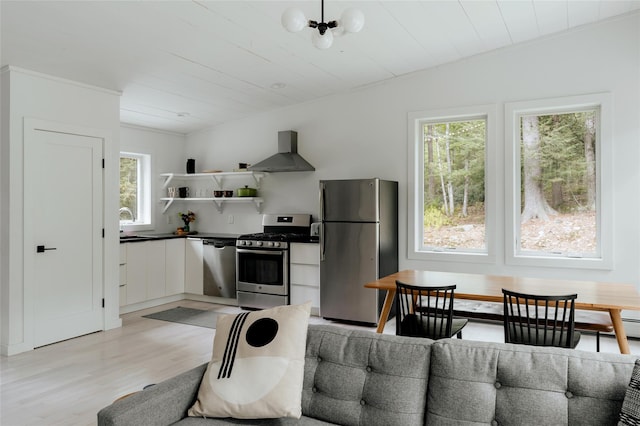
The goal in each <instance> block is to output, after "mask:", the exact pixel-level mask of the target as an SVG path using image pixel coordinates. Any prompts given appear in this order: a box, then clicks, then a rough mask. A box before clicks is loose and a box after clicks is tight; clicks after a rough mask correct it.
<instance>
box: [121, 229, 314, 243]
mask: <svg viewBox="0 0 640 426" xmlns="http://www.w3.org/2000/svg"><path fill="white" fill-rule="evenodd" d="M239 236H240V234H225V233H222V232H197V233H195V234H187V235H184V234H181V235H179V234H173V233H166V234H153V233H149V234H146V233H144V232H139V233H135V234H133V235H127V236H124V235H122V236H120V243H138V242H142V241H153V240H168V239H173V238H200V239H207V238H224V239H234V240H235V239H238V237H239ZM294 242H296V243H307V244H308V243H310V244H318V242H319V241H318V237H309V240H308V241H307V240H305V241H294Z"/></svg>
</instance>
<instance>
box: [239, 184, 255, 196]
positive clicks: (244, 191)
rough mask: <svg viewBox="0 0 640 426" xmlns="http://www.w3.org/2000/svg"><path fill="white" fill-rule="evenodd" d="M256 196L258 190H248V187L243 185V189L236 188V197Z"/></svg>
mask: <svg viewBox="0 0 640 426" xmlns="http://www.w3.org/2000/svg"><path fill="white" fill-rule="evenodd" d="M256 195H258V190H257V189H255V188H249V185H245V186H244V188H238V197H255V196H256Z"/></svg>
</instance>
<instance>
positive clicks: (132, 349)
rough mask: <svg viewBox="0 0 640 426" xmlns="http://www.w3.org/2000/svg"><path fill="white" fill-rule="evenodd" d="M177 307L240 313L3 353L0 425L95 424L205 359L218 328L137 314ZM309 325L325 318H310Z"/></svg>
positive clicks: (477, 334) (153, 323) (136, 325)
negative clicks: (119, 403)
mask: <svg viewBox="0 0 640 426" xmlns="http://www.w3.org/2000/svg"><path fill="white" fill-rule="evenodd" d="M175 306H185V307H192V308H197V309H214V310H216V311H220V312H228V313H237V312H239V311H240V310H239V309H238V308H235V307H231V306H223V305H213V304H210V303H205V302H196V301H188V300H182V301H179V302H173V303H170V304H166V305H162V306H158V307H155V308H151V309H146V310H143V311H137V312H133V313H130V314H125V315H123V316H122V318H123V327H122V328H120V329H115V330H109V331H106V332H100V333H94V334H90V335H87V336H82V337H78V338H76V339H71V340H67V341H64V342H60V343H56V344H53V345H49V346H45V347H42V348H38V349H36V350H34V351H30V352H27V353H24V354H19V355H14V356H12V357H1V358H0V413H1V414H0V424H1V425H3V426H24V425H65V426H66V425H95V424H96V413H97V412H98V410H100V409H101V408H102V407H104V406H106V405H109V404H110V403H111V402H113V400H115V399H116V398H118V397H120V396H122V395H125V394H127V393H130V392H135V391H138V390H140V389H141V388H142V387H143V386H145V385H147V384H151V383H158V382H160V381H162V380H165V379H167V378H169V377H172V376H174V375H176V374H178V373H180V372H183V371H186V370H188V369H190V368H193V367H195V366H197V365H200V364H202V363H204V362H207V361H208V360H209V359H210V357H211V350H212V346H213V336H214V333H215V330H212V329H208V328H203V327H196V326H191V325H184V324H177V323H170V322H165V321H158V320H153V319H147V318H143V317H142V316H143V315H147V314H149V313H151V312H157V311H161V310H164V309H169V308H171V307H175ZM310 322H312V323H328V322H329V321H326V320H323V319H321V318H317V317H312V319H311V321H310ZM341 326H343V327H349V328H362V327H357V326H352V325H342V324H341ZM394 327H395V325H394V322H393V320H391V321H390V322H389V323H388V324H387V326H386V327H385V333H390V334H393V333H394ZM364 329H366V330H370V331H371V332H374V331H375V329H374V328H364ZM463 338H464V339H468V340H485V341H496V342H502V341H503V336H502V327H501V326H500V325H495V324H486V323H478V322H471V323H469V324H468V325H467V327H465V329H464V330H463ZM601 340H602V347H601V351H603V352H614V353H617V352H618V347H617V344H616V341H615V339H614V338H611V337H603V338H602V339H601ZM630 345H631V351H632V353H634V354H640V342H638V341H636V340H632V341H630ZM578 348H579V349H582V350H587V351H595V338H594V337H593V336H589V335H587V336H583V339H582V340H581V342H580V345H579V346H578Z"/></svg>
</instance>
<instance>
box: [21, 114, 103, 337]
mask: <svg viewBox="0 0 640 426" xmlns="http://www.w3.org/2000/svg"><path fill="white" fill-rule="evenodd" d="M36 131H48V132H56V133H66V134H70V135H78V136H86V137H92V138H96V139H101V140H102V158H103V159H104V158H105V149H106V141H107V139H108V137H109V135H108V133H107V132H105V131H103V130H100V129H94V128H90V127H85V126H78V125H74V124H66V123H58V122H54V121H47V120H40V119H35V118H26V117H25V118H24V123H23V155H24V157H23V190H24V188H25V187H26V186H27V185H26V182H27V181H28V179H32V178H31V177H29V173H30V171H31V170H30V167H31V166H30V158H29V154H30V152H29V150H30V148H29V147H28V143H29V141H30V140H32V139H33V138H34V137H35V132H36ZM105 195H106V194H105V174H104V169H103V172H102V198H101V209H100V210H101V211H100V214H101V218H102V228H103V229H104V228H105V217H104V207H105ZM28 201H30V200H28V199H27V197H25V196H24V194H23V228H24V229H23V234H22V239H23V282H24V298H23V313H24V316H23V327H24V328H23V330H24V343H25V344H26V345H27V346H28V347H29V348H31V349H33V348H34V347H35V346H34V344H35V339H34V336H35V327H36V321H35V312H34V304H35V303H34V300H35V299H34V297H35V294H34V293H35V287H36V286H35V272H34V271H35V265H34V263H35V257H34V256H35V255H34V251H33V248H34V242H35V239H34V235H33V229H32V228H31V227H29V226H27V220H26V218H27V212H28V211H31V210H32V209H34V208H36V206H33V205H29V202H28ZM101 251H102V254H101V256H100V261H101V273H100V281H101V283H100V289H101V291H102V298H103V299H104V297H105V292H106V288H105V283H106V282H105V239H104V238H102V246H101ZM102 310H103V312H102V324H101V329H102V330H105V325H106V322H107V319H106V316H105V309H104V304H103V308H102Z"/></svg>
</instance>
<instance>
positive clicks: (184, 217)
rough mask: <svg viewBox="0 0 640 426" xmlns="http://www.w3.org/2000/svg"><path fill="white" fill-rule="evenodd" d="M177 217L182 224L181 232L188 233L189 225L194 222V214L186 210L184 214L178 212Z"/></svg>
mask: <svg viewBox="0 0 640 426" xmlns="http://www.w3.org/2000/svg"><path fill="white" fill-rule="evenodd" d="M178 217H180V220H182V221H183V222H184V227H183V228H182V232H189V231H190V226H189V224H190V223H191V222H193V221H195V220H196V214H195V213H194V212H192V211H191V210H188V211H187V212H186V213H182V212H179V213H178Z"/></svg>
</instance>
